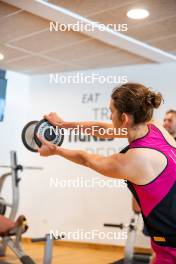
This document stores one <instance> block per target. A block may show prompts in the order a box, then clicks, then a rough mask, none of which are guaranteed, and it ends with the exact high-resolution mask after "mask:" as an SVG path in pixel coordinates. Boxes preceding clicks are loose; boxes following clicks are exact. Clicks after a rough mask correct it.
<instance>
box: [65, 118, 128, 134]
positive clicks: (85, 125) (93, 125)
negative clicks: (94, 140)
mask: <svg viewBox="0 0 176 264" xmlns="http://www.w3.org/2000/svg"><path fill="white" fill-rule="evenodd" d="M64 128H67V129H69V128H71V129H78V131H79V132H80V133H81V132H83V133H84V134H88V135H92V136H96V137H100V138H115V137H119V138H123V137H126V135H123V134H121V133H117V132H118V131H116V130H115V129H114V127H113V125H112V124H111V123H105V122H96V121H87V122H64Z"/></svg>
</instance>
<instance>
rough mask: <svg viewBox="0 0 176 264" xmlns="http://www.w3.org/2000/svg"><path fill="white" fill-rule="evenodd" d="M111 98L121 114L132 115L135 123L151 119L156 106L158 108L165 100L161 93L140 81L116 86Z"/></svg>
mask: <svg viewBox="0 0 176 264" xmlns="http://www.w3.org/2000/svg"><path fill="white" fill-rule="evenodd" d="M111 98H112V99H113V102H114V106H115V108H116V109H117V110H118V112H119V114H120V115H121V114H123V113H127V114H130V115H132V117H133V122H134V124H139V123H143V122H148V121H150V120H151V119H152V116H153V110H154V108H158V107H159V106H160V104H161V101H162V100H163V98H162V95H161V94H160V93H155V92H154V91H152V90H151V89H150V88H147V87H145V86H144V85H142V84H139V83H126V84H123V85H121V86H120V87H117V88H115V89H114V90H113V92H112V95H111Z"/></svg>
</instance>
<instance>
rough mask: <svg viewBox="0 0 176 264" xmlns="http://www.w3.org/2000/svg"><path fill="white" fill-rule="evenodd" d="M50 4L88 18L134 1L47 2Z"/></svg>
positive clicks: (58, 0) (83, 0)
mask: <svg viewBox="0 0 176 264" xmlns="http://www.w3.org/2000/svg"><path fill="white" fill-rule="evenodd" d="M49 2H50V3H53V4H55V5H59V6H62V7H64V8H66V9H69V10H71V11H73V12H76V13H78V14H81V15H83V16H88V15H91V14H94V13H99V12H102V11H103V10H112V9H114V8H115V7H120V6H123V5H126V4H128V3H130V2H136V1H135V0H123V1H122V0H108V1H107V0H74V1H73V0H49Z"/></svg>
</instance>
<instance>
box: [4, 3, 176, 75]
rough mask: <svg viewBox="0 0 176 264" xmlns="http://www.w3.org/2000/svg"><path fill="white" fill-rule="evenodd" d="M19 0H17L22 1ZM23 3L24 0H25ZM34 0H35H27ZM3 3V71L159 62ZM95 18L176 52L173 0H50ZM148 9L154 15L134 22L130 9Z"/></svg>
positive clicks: (56, 70) (49, 70)
mask: <svg viewBox="0 0 176 264" xmlns="http://www.w3.org/2000/svg"><path fill="white" fill-rule="evenodd" d="M20 1H21V0H19V2H20ZM23 1H24V0H23ZM27 1H31V0H27ZM7 2H8V1H5V0H4V1H0V52H1V53H3V54H4V55H5V59H4V60H3V61H0V68H1V69H8V70H14V71H19V72H23V73H25V74H44V73H49V72H65V71H75V70H85V69H94V68H107V67H114V66H121V65H132V64H145V63H152V62H155V61H154V60H152V59H149V58H145V56H144V57H143V56H139V55H137V54H134V53H133V50H131V52H129V51H127V50H123V49H122V48H119V47H115V46H112V45H109V44H107V43H105V42H103V41H100V40H98V39H95V38H93V37H91V36H88V35H85V34H83V33H79V32H74V31H65V32H61V31H57V32H54V31H52V32H51V31H49V20H47V19H45V18H43V17H39V16H37V15H35V14H32V13H29V12H27V11H25V10H22V9H20V8H18V7H15V6H12V5H9V4H7ZM47 2H48V3H52V4H55V5H57V6H60V7H64V8H66V9H67V10H70V11H73V12H74V13H77V14H80V15H81V16H83V17H85V18H89V19H90V20H92V21H97V22H100V23H103V24H105V25H107V24H117V26H118V24H127V25H128V31H127V32H123V34H125V35H127V36H130V37H132V38H134V39H137V40H140V41H142V42H144V43H147V44H150V45H152V46H154V47H156V48H159V49H162V50H163V51H165V52H168V53H170V54H175V52H176V1H175V0H141V1H136V0H108V1H107V0H49V1H47ZM135 7H140V8H147V9H148V10H149V12H150V17H149V18H147V19H144V20H140V21H137V20H131V19H129V18H128V17H127V16H126V12H127V11H128V10H129V9H131V8H135Z"/></svg>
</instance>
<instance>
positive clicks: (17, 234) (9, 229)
mask: <svg viewBox="0 0 176 264" xmlns="http://www.w3.org/2000/svg"><path fill="white" fill-rule="evenodd" d="M10 161H11V165H10V166H6V165H5V166H4V165H0V168H9V169H10V172H8V173H5V174H3V175H2V176H1V177H0V196H1V192H2V188H3V186H4V183H5V181H6V180H7V178H9V177H11V183H12V201H10V202H9V201H6V200H5V199H3V198H2V197H1V198H0V214H1V215H0V223H1V225H0V236H1V244H0V256H1V257H2V256H5V253H6V248H7V247H8V248H10V249H11V250H12V251H13V252H14V253H15V255H16V256H17V257H18V259H19V260H20V261H21V263H24V264H35V262H34V261H33V260H32V259H31V258H30V257H29V256H27V255H26V253H25V252H24V251H23V249H22V246H21V236H22V234H23V233H24V232H26V231H27V229H28V226H27V224H26V218H25V216H20V217H19V218H18V219H17V221H15V219H16V215H17V210H18V206H19V182H20V180H21V179H20V178H19V175H18V172H19V171H22V170H23V169H35V170H36V169H37V170H38V169H41V168H40V167H27V166H22V165H19V164H18V163H17V154H16V152H15V151H11V152H10ZM7 208H9V211H10V212H9V214H8V216H4V215H5V213H6V210H7ZM3 263H5V262H3Z"/></svg>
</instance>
